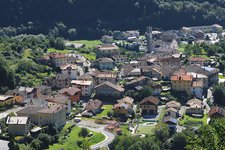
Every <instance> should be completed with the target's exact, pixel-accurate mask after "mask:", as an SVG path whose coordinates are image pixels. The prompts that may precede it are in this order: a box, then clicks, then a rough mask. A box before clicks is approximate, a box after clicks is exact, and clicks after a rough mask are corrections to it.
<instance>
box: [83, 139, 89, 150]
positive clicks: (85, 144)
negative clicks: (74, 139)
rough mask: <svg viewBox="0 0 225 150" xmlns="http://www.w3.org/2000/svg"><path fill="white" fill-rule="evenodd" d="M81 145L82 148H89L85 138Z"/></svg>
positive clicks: (86, 149) (84, 149)
mask: <svg viewBox="0 0 225 150" xmlns="http://www.w3.org/2000/svg"><path fill="white" fill-rule="evenodd" d="M81 147H82V148H83V150H90V149H91V148H90V143H89V142H88V141H86V140H85V139H84V140H83V141H82V144H81Z"/></svg>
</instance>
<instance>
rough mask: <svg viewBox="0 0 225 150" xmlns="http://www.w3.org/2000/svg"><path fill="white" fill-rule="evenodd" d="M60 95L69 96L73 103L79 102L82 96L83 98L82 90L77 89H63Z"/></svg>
mask: <svg viewBox="0 0 225 150" xmlns="http://www.w3.org/2000/svg"><path fill="white" fill-rule="evenodd" d="M59 94H63V95H65V96H67V97H68V98H69V99H70V101H71V103H73V102H79V101H80V96H81V90H80V89H78V88H76V87H69V88H63V89H61V90H59Z"/></svg>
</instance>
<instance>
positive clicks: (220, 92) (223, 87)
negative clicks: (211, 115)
mask: <svg viewBox="0 0 225 150" xmlns="http://www.w3.org/2000/svg"><path fill="white" fill-rule="evenodd" d="M213 97H214V102H215V104H217V105H220V106H224V105H225V98H224V97H225V84H224V83H219V84H216V85H215V86H214V87H213Z"/></svg>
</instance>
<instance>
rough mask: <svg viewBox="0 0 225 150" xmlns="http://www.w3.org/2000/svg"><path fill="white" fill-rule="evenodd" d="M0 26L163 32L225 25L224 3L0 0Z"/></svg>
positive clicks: (218, 0)
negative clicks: (152, 29)
mask: <svg viewBox="0 0 225 150" xmlns="http://www.w3.org/2000/svg"><path fill="white" fill-rule="evenodd" d="M0 18H1V21H0V26H1V27H3V26H20V25H21V24H27V22H32V23H34V26H35V28H34V29H33V30H32V32H36V33H40V32H42V33H44V32H46V33H47V32H48V30H49V28H52V27H53V26H54V25H55V23H57V22H63V23H64V24H65V25H66V26H67V27H69V28H76V29H77V30H78V33H80V36H81V37H82V36H83V35H85V34H87V33H90V30H96V28H98V29H100V30H102V29H106V30H115V29H120V30H129V29H142V30H145V28H146V26H148V25H152V26H154V27H159V28H162V29H177V28H180V27H182V26H193V25H208V24H214V23H218V24H221V25H223V26H225V1H224V0H45V1H40V0H0Z"/></svg>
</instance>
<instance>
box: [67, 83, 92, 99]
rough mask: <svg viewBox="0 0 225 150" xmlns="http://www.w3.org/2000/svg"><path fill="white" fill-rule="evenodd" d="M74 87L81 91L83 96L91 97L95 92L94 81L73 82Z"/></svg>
mask: <svg viewBox="0 0 225 150" xmlns="http://www.w3.org/2000/svg"><path fill="white" fill-rule="evenodd" d="M71 84H72V87H76V88H78V89H80V90H81V95H82V96H90V95H91V94H92V91H93V86H94V85H93V81H89V80H72V81H71Z"/></svg>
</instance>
